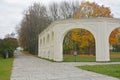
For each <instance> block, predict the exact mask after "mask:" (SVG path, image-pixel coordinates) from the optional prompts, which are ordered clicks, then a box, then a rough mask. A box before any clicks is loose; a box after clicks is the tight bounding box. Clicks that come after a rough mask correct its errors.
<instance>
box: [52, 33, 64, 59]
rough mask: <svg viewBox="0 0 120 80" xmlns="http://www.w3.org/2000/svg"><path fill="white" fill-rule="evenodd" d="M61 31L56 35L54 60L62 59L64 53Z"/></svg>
mask: <svg viewBox="0 0 120 80" xmlns="http://www.w3.org/2000/svg"><path fill="white" fill-rule="evenodd" d="M60 38H61V34H60V32H56V34H55V36H54V41H55V43H54V61H62V60H63V53H62V40H61V39H60Z"/></svg>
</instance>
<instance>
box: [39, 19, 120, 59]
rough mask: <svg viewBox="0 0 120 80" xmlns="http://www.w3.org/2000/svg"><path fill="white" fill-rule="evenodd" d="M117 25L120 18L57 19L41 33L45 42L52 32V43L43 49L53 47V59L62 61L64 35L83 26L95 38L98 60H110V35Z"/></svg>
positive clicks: (119, 23)
mask: <svg viewBox="0 0 120 80" xmlns="http://www.w3.org/2000/svg"><path fill="white" fill-rule="evenodd" d="M115 26H120V19H114V18H82V19H69V20H61V21H56V22H54V23H52V24H51V25H50V26H49V27H48V28H47V29H45V30H44V31H43V32H41V33H40V37H43V41H42V42H43V43H45V42H46V40H47V35H46V34H48V32H50V34H49V36H50V39H49V40H50V41H49V42H51V43H50V44H45V45H42V49H44V51H45V50H48V49H50V48H53V51H52V52H53V53H52V57H53V60H55V61H62V59H63V57H62V53H63V52H62V44H63V40H64V36H65V35H66V34H67V33H68V32H69V31H70V30H72V29H74V28H82V29H85V30H88V31H89V32H91V34H92V35H93V36H94V38H95V44H96V61H109V58H110V57H109V35H110V33H111V32H112V31H113V30H114V29H115V28H116V27H115ZM44 37H45V39H44Z"/></svg>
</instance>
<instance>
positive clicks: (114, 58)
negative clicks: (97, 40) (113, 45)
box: [110, 52, 120, 62]
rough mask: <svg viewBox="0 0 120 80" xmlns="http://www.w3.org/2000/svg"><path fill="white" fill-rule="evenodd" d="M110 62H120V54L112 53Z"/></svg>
mask: <svg viewBox="0 0 120 80" xmlns="http://www.w3.org/2000/svg"><path fill="white" fill-rule="evenodd" d="M110 61H112V62H120V52H111V54H110Z"/></svg>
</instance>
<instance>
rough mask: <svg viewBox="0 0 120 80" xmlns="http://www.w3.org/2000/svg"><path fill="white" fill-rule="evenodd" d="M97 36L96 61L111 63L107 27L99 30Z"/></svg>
mask: <svg viewBox="0 0 120 80" xmlns="http://www.w3.org/2000/svg"><path fill="white" fill-rule="evenodd" d="M97 29H98V30H97V34H96V36H95V37H96V38H95V39H96V61H110V53H109V35H108V33H107V27H105V26H101V27H98V28H97Z"/></svg>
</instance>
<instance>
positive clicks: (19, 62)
mask: <svg viewBox="0 0 120 80" xmlns="http://www.w3.org/2000/svg"><path fill="white" fill-rule="evenodd" d="M86 64H90V65H95V64H100V63H95V62H92V63H82V62H78V63H62V62H61V63H57V62H49V61H46V60H42V59H40V58H36V57H33V56H31V55H24V54H21V53H20V52H19V51H17V54H16V58H15V60H14V64H13V70H12V75H11V80H119V79H116V78H112V77H108V76H105V75H101V74H97V73H93V72H89V71H85V70H80V69H78V68H76V67H74V66H77V65H86ZM104 64H105V63H104Z"/></svg>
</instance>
